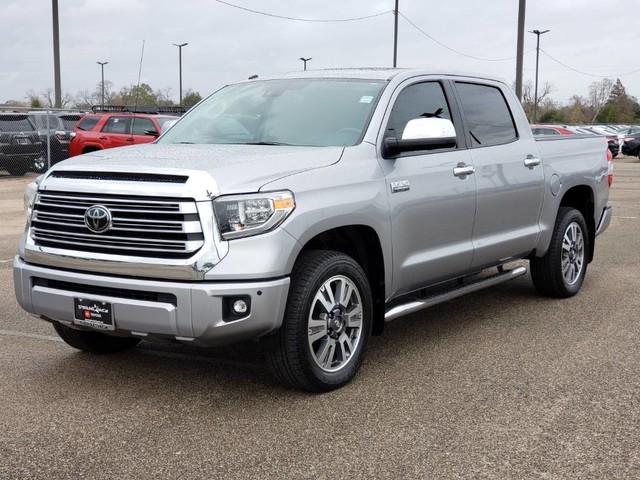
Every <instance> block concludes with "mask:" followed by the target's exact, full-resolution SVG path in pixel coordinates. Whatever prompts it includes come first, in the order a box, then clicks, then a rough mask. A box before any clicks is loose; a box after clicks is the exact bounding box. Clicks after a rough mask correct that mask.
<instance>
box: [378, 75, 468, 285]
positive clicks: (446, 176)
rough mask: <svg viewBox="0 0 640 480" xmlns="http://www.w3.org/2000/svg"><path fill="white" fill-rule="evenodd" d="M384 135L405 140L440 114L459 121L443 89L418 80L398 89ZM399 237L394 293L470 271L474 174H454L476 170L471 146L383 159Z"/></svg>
mask: <svg viewBox="0 0 640 480" xmlns="http://www.w3.org/2000/svg"><path fill="white" fill-rule="evenodd" d="M392 104H393V108H392V110H391V112H390V114H389V116H388V119H387V120H386V128H385V132H384V137H388V136H390V137H396V138H402V131H403V130H404V127H405V125H406V124H407V122H408V121H409V120H412V119H415V118H421V117H425V116H439V117H440V118H447V119H449V120H452V121H453V122H454V126H455V127H456V130H458V129H459V128H460V125H458V124H456V123H459V122H458V121H457V117H456V116H455V115H454V118H452V113H451V111H450V109H449V104H448V102H447V98H446V96H445V90H444V88H443V85H442V84H441V83H440V82H437V81H428V82H415V80H414V83H411V84H407V85H405V86H404V87H402V88H399V89H398V92H397V94H396V95H395V100H392ZM381 164H382V168H383V170H384V173H385V176H386V181H387V187H388V190H387V191H388V198H389V203H390V211H391V215H390V222H391V232H392V236H393V289H392V290H393V293H392V295H393V296H395V295H399V294H402V293H406V292H409V291H412V290H416V289H419V288H421V287H423V286H426V285H428V284H432V283H436V282H438V281H441V280H445V279H450V278H455V276H457V275H458V274H461V273H463V272H465V271H466V270H467V269H468V268H469V266H470V264H471V260H472V257H473V244H472V241H471V239H472V232H473V219H474V214H475V206H476V185H475V178H474V175H460V176H456V175H454V168H456V167H459V166H460V165H467V166H471V164H472V159H471V155H470V153H469V151H468V150H467V149H465V148H460V147H459V146H458V147H454V148H449V149H439V150H436V151H420V152H405V153H404V154H401V155H400V156H398V157H396V158H383V159H382V160H381Z"/></svg>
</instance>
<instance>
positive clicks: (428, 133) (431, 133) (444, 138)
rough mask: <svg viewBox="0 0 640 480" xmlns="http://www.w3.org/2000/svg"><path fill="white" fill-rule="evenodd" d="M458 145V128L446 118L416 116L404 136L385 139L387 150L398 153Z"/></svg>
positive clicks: (406, 127) (408, 124)
mask: <svg viewBox="0 0 640 480" xmlns="http://www.w3.org/2000/svg"><path fill="white" fill-rule="evenodd" d="M455 146H456V129H455V127H454V126H453V123H451V120H447V119H446V118H414V119H413V120H409V122H407V125H406V126H405V127H404V131H403V132H402V138H401V139H398V138H395V137H387V138H385V139H384V148H385V152H386V153H388V154H389V155H397V154H398V153H402V152H409V151H416V150H435V149H437V148H452V147H455Z"/></svg>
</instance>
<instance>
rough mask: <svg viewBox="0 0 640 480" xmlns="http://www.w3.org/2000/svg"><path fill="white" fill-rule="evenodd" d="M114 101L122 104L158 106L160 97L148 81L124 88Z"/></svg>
mask: <svg viewBox="0 0 640 480" xmlns="http://www.w3.org/2000/svg"><path fill="white" fill-rule="evenodd" d="M113 101H114V103H120V104H121V105H139V106H145V107H152V106H153V107H157V106H158V98H157V97H156V94H155V93H154V92H153V89H152V88H151V87H150V86H149V84H147V83H141V84H140V85H131V87H129V88H126V87H124V88H122V89H121V90H120V93H119V95H118V96H117V98H116V99H114V100H113Z"/></svg>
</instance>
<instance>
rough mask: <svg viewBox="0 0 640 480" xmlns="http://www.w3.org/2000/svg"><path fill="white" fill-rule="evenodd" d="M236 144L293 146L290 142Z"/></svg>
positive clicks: (244, 143) (243, 143)
mask: <svg viewBox="0 0 640 480" xmlns="http://www.w3.org/2000/svg"><path fill="white" fill-rule="evenodd" d="M237 145H282V146H285V147H293V145H291V144H290V143H282V142H242V143H238V144H237Z"/></svg>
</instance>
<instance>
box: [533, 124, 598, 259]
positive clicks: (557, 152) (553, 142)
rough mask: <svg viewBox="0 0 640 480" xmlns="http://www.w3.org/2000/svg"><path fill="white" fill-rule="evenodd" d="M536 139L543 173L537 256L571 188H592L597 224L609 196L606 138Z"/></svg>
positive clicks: (546, 243) (541, 251)
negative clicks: (543, 181) (542, 195)
mask: <svg viewBox="0 0 640 480" xmlns="http://www.w3.org/2000/svg"><path fill="white" fill-rule="evenodd" d="M536 141H537V145H538V148H539V149H540V154H541V156H542V161H543V164H544V172H545V187H544V188H545V191H544V197H543V203H542V212H541V216H540V229H541V235H540V240H539V242H538V247H537V249H536V255H537V256H542V255H544V254H545V253H546V251H547V249H548V246H549V242H550V241H551V235H552V234H553V226H554V224H555V221H556V216H557V213H558V208H559V207H560V204H561V202H562V198H563V197H564V196H565V195H566V193H567V192H568V191H569V190H571V189H572V188H574V187H577V186H581V185H584V186H587V187H589V188H590V189H591V192H592V193H593V203H594V218H593V219H592V220H593V222H594V224H595V225H597V224H598V221H599V220H600V215H601V214H602V210H603V208H604V207H605V206H606V204H607V201H608V199H609V185H608V182H607V174H608V164H607V141H606V139H605V138H604V137H600V136H590V135H584V136H583V135H574V136H557V137H539V138H537V139H536ZM587 220H589V219H587Z"/></svg>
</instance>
